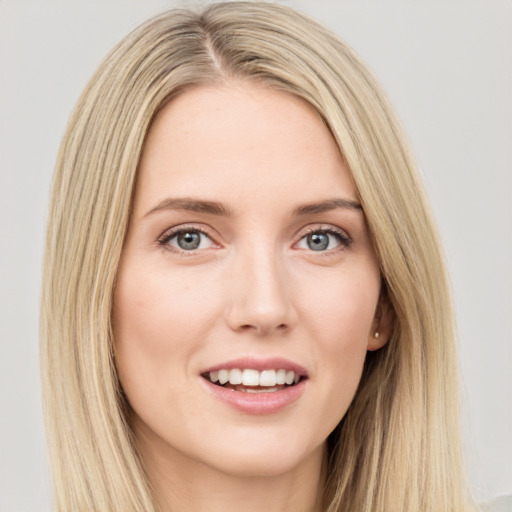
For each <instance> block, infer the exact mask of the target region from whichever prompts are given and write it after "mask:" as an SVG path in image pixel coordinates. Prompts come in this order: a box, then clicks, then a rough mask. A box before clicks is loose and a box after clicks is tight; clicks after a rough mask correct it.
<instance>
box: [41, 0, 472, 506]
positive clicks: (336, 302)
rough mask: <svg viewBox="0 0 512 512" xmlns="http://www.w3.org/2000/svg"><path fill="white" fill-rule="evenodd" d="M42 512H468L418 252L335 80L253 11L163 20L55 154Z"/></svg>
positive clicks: (279, 26)
mask: <svg viewBox="0 0 512 512" xmlns="http://www.w3.org/2000/svg"><path fill="white" fill-rule="evenodd" d="M43 287H44V292H43V293H44V300H43V310H42V368H43V379H44V387H45V411H46V423H47V431H48V438H49V445H50V452H51V464H52V473H53V481H54V493H55V501H56V507H57V509H58V510H95V511H96V510H97V511H104V510H109V511H110V510H112V511H114V510H119V511H127V510H140V511H148V510H217V509H220V508H221V507H222V509H223V510H231V509H233V510H234V509H235V507H236V509H240V508H242V509H244V510H262V509H264V508H266V509H268V510H305V511H306V510H307V511H324V510H326V511H329V512H332V511H354V510H357V511H368V512H369V511H377V510H380V511H395V510H407V511H423V512H424V511H432V512H434V511H436V512H440V511H459V510H471V509H472V506H471V503H470V500H469V498H468V496H467V495H466V492H465V487H464V485H465V484H464V478H463V469H462V465H461V462H460V453H459V431H458V425H457V414H456V410H457V394H456V366H455V352H454V342H453V328H452V319H451V310H450V301H449V297H448V293H447V286H446V278H445V275H444V270H443V263H442V258H441V256H440V251H439V241H438V238H437V235H436V233H435V229H434V228H433V223H432V220H431V216H430V213H429V211H428V208H427V206H426V204H425V200H424V198H423V193H422V190H421V185H420V183H419V181H418V178H417V176H416V173H415V170H414V163H413V161H412V158H411V155H410V153H409V151H408V149H407V146H406V144H405V142H404V137H403V135H402V134H401V131H400V128H399V126H398V123H397V121H396V119H395V116H394V114H393V113H392V111H391V109H390V107H389V105H388V103H387V100H386V99H385V97H384V96H383V94H382V92H381V90H380V88H379V86H378V85H377V84H376V82H375V80H374V79H373V78H372V76H371V74H370V73H369V72H368V70H367V69H366V68H365V66H364V65H363V64H362V63H361V61H360V60H359V58H358V57H357V56H356V55H355V54H354V53H353V51H351V50H350V49H349V48H348V47H347V46H346V45H345V44H343V43H341V42H340V41H339V40H337V39H336V38H335V37H334V36H333V35H332V34H330V33H329V32H328V31H326V30H325V29H324V28H323V27H321V26H319V25H318V24H317V23H315V22H314V21H312V20H310V19H308V18H306V17H304V16H303V15H301V14H298V13H296V12H294V11H292V10H290V9H289V8H285V7H282V6H277V5H272V4H260V3H245V2H240V3H239V2H235V3H228V4H217V5H214V6H211V7H209V8H207V9H206V10H205V11H204V12H202V13H200V14H194V13H191V12H188V11H173V12H169V13H164V14H163V15H161V16H159V17H157V18H155V19H154V20H150V21H149V22H148V23H146V24H145V25H143V26H142V27H140V28H139V29H137V30H135V31H134V32H133V33H132V34H130V35H129V36H128V37H127V38H125V39H124V40H123V41H122V42H121V43H120V44H119V45H118V46H117V47H116V48H115V49H114V50H113V51H112V52H111V53H110V55H109V56H108V57H107V58H106V60H105V61H104V63H103V64H102V65H101V66H100V68H99V69H98V71H97V72H96V74H95V76H94V77H93V78H92V80H91V82H90V83H89V85H88V87H87V88H86V90H85V92H84V93H83V95H82V97H81V99H80V100H79V102H78V105H77V107H76V110H75V113H74V115H73V117H72V119H71V121H70V124H69V126H68V130H67V133H66V136H65V138H64V141H63V143H62V146H61V150H60V153H59V158H58V164H57V168H56V173H55V179H54V185H53V196H52V202H51V208H50V219H49V230H48V237H47V249H46V261H45V282H44V285H43Z"/></svg>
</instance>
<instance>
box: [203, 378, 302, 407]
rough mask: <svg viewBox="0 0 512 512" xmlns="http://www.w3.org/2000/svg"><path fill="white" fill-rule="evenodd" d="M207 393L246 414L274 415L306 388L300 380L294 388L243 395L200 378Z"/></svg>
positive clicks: (297, 397) (296, 398) (241, 392)
mask: <svg viewBox="0 0 512 512" xmlns="http://www.w3.org/2000/svg"><path fill="white" fill-rule="evenodd" d="M201 380H202V381H203V382H204V383H205V385H206V387H207V389H208V391H209V392H210V393H212V394H213V396H214V397H215V398H217V399H219V400H220V401H221V402H224V403H225V404H228V405H229V406H231V407H233V408H234V409H236V410H238V411H240V412H244V413H246V414H254V415H264V414H275V413H277V412H280V411H282V410H283V409H285V408H286V407H288V406H289V405H291V404H292V403H293V402H295V401H296V400H298V399H299V398H300V396H301V395H302V393H303V392H304V390H305V387H306V379H303V380H301V381H300V382H299V383H298V384H295V386H290V387H288V388H284V389H282V390H280V391H274V392H271V393H265V392H261V393H244V392H243V391H234V390H232V389H228V388H223V387H221V386H217V385H216V384H213V383H211V382H209V381H208V380H206V379H205V378H203V377H201Z"/></svg>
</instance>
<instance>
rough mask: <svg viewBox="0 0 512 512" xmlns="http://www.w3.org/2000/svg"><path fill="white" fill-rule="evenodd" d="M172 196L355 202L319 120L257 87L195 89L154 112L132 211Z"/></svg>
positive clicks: (300, 104)
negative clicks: (340, 197) (342, 199)
mask: <svg viewBox="0 0 512 512" xmlns="http://www.w3.org/2000/svg"><path fill="white" fill-rule="evenodd" d="M285 192H286V194H285ZM169 194H171V195H175V196H181V197H184V196H191V195H193V196H196V195H198V194H199V195H201V196H204V198H206V199H213V200H217V201H218V200H221V201H224V200H226V201H236V200H240V199H244V200H247V199H248V198H249V197H251V198H253V199H254V198H259V199H261V201H262V202H263V200H264V199H265V198H268V199H269V200H270V199H275V198H278V197H280V198H283V196H284V195H286V196H291V197H296V199H297V202H307V201H314V200H317V199H323V198H324V196H325V195H326V194H327V195H329V196H330V197H332V196H333V195H337V194H341V195H343V196H344V197H345V198H347V199H354V200H355V199H356V190H355V187H354V184H353V182H352V179H351V176H350V173H349V171H348V169H347V167H346V165H345V164H344V162H343V158H342V156H341V153H340V151H339V148H338V146H337V144H336V142H335V141H334V139H333V137H332V136H331V134H330V132H329V130H328V129H327V127H326V126H325V124H324V123H323V121H322V119H321V118H320V116H319V114H318V113H317V112H316V111H315V110H314V109H313V108H312V107H310V106H309V105H308V104H306V103H305V102H304V101H303V100H301V99H299V98H297V97H295V96H293V95H291V94H288V93H286V92H282V91H278V90H275V89H271V88H269V87H267V86H264V85H261V84H256V83H238V84H230V85H223V86H215V87H214V86H211V87H210V86H209V87H206V86H203V87H197V88H194V89H191V90H188V91H186V92H184V93H183V94H181V95H180V96H178V97H177V98H175V99H173V100H172V101H171V102H169V103H168V104H167V105H166V106H165V107H164V108H163V109H162V110H161V111H160V112H159V114H158V115H157V117H156V118H155V120H154V122H153V124H152V126H151V128H150V131H149V133H148V137H147V140H146V144H145V147H144V149H143V153H142V158H141V163H140V168H139V179H138V184H137V190H136V196H135V197H136V202H135V203H136V209H137V208H138V207H142V206H147V205H148V204H149V203H151V202H154V201H157V200H159V199H161V198H162V197H163V195H169ZM316 196H318V197H316Z"/></svg>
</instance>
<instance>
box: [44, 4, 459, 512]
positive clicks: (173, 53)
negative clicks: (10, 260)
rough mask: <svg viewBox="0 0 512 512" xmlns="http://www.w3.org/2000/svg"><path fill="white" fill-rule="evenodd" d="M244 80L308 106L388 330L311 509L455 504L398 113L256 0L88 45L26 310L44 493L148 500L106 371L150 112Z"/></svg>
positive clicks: (430, 291) (348, 57) (420, 212)
mask: <svg viewBox="0 0 512 512" xmlns="http://www.w3.org/2000/svg"><path fill="white" fill-rule="evenodd" d="M232 79H251V80H257V81H259V82H261V83H264V84H267V85H268V86H269V87H274V88H277V89H280V90H284V91H288V92H289V93H292V94H294V95H296V96H298V97H300V98H302V99H303V100H304V101H306V102H307V103H309V104H310V105H312V106H313V108H315V109H316V110H317V111H318V112H319V114H320V115H321V116H322V118H323V119H324V122H325V123H326V125H327V126H328V127H329V129H330V131H331V133H332V135H333V137H334V138H335V140H336V141H337V143H338V144H339V147H340V151H341V153H342V154H343V156H344V158H345V160H346V162H347V164H348V167H349V168H350V170H351V172H352V176H353V179H354V182H355V184H356V186H357V189H358V193H359V199H360V201H361V204H362V206H363V209H364V213H365V216H366V219H367V223H368V226H369V229H370V232H371V235H372V237H373V241H374V246H375V250H376V252H377V255H378V258H379V261H380V265H381V273H382V278H383V282H384V287H385V293H386V294H387V296H388V298H389V301H390V303H391V305H392V308H393V310H394V322H395V324H394V330H393V335H392V337H391V340H390V341H389V343H388V344H387V346H386V347H384V348H383V349H381V350H379V351H377V352H375V353H369V354H368V357H367V361H366V364H365V369H364V372H363V377H362V380H361V383H360V386H359V389H358V391H357V394H356V397H355V399H354V401H353V403H352V404H351V406H350V408H349V410H348V412H347V414H346V415H345V417H344V418H343V420H342V422H341V423H340V425H338V427H337V428H336V429H335V431H334V432H333V433H332V434H331V435H330V437H329V440H328V445H329V460H328V481H327V485H326V488H325V491H324V502H325V510H326V511H328V512H335V511H336V512H341V511H346V512H355V511H357V512H378V511H380V512H395V511H407V512H420V511H421V512H448V511H450V512H455V511H460V510H463V509H464V506H465V504H466V499H467V497H466V494H465V482H464V479H463V473H464V472H463V468H462V464H461V457H460V453H459V428H458V424H457V409H458V398H457V389H456V381H457V369H456V356H455V351H454V334H453V326H452V313H451V307H450V299H449V294H448V291H447V283H446V277H445V273H444V270H443V261H442V257H441V255H440V250H439V247H440V244H439V240H438V237H437V235H436V232H435V229H434V227H433V222H432V218H431V215H430V213H429V210H428V208H427V206H426V203H425V199H424V196H423V192H422V187H421V184H420V182H419V180H418V177H417V174H416V171H415V164H414V162H413V159H412V157H411V154H410V152H409V150H408V149H407V144H406V142H405V139H404V136H403V135H402V133H401V129H400V127H399V123H398V122H397V119H396V117H395V115H394V114H393V112H392V109H391V108H390V106H389V104H388V102H387V100H386V98H385V96H384V95H383V93H382V91H381V89H380V87H379V86H378V84H377V83H376V81H375V80H374V78H373V77H372V75H371V74H370V73H369V71H368V70H367V68H366V67H365V65H364V64H363V63H362V62H361V60H360V59H359V57H358V56H357V55H356V54H355V53H354V52H353V51H352V50H351V49H350V48H349V47H348V46H347V45H346V44H345V43H343V42H341V41H340V40H339V39H338V38H337V37H335V36H334V35H333V34H331V33H330V32H329V31H328V30H326V29H325V28H324V27H322V26H321V25H319V24H318V23H316V22H315V21H313V20H311V19H309V18H308V17H306V16H305V15H302V14H300V13H297V12H295V11H293V10H292V9H290V8H288V7H284V6H280V5H275V4H269V3H259V2H256V3H254V2H233V3H222V4H215V5H212V6H210V7H208V8H206V9H205V10H204V11H203V12H200V13H195V12H192V11H188V10H173V11H169V12H165V13H163V14H161V15H160V16H157V17H156V18H154V19H152V20H150V21H148V22H146V23H145V24H144V25H142V26H141V27H139V28H138V29H136V30H135V31H134V32H133V33H131V34H130V35H128V36H127V37H126V38H125V39H124V40H123V41H122V42H121V43H120V44H119V45H118V46H116V47H115V48H114V49H113V50H112V52H111V53H110V54H109V55H108V56H107V57H106V59H105V60H104V62H103V63H102V64H101V66H100V67H99V69H98V70H97V72H96V73H95V75H94V76H93V77H92V79H91V81H90V82H89V84H88V86H87V87H86V89H85V91H84V92H83V94H82V96H81V98H80V100H79V101H78V104H77V106H76V108H75V111H74V113H73V115H72V117H71V119H70V121H69V125H68V128H67V131H66V134H65V137H64V139H63V141H62V144H61V147H60V151H59V155H58V160H57V165H56V169H55V175H54V182H53V192H52V197H51V203H50V209H49V220H48V232H47V242H46V254H45V263H44V282H43V295H42V312H41V365H42V375H43V390H44V411H45V422H46V429H47V438H48V445H49V452H50V464H51V470H52V481H53V486H54V498H55V508H56V509H57V510H59V511H66V512H69V511H71V510H73V511H77V512H78V511H95V512H105V511H118V512H128V511H140V512H142V511H144V512H149V511H152V510H155V505H154V503H153V500H152V497H151V491H150V485H149V483H148V482H147V481H146V478H145V475H144V468H143V467H142V465H141V462H140V458H139V456H138V453H137V446H136V444H135V442H134V439H133V436H132V433H131V430H130V425H129V424H128V421H127V408H126V403H125V400H124V398H123V393H122V390H121V389H120V385H119V382H118V379H117V376H116V370H115V365H114V360H113V349H112V345H113V340H112V331H111V322H110V317H111V310H112V296H113V289H114V286H115V278H116V272H117V267H118V263H119V260H120V256H121V251H122V248H123V240H124V236H125V233H126V230H127V226H128V222H129V216H130V207H131V198H132V195H133V191H134V186H135V181H136V175H137V166H138V161H139V157H140V154H141V150H142V147H143V144H144V139H145V136H146V134H147V132H148V130H149V127H150V125H151V122H152V119H153V118H154V116H155V114H156V113H157V112H158V111H159V109H161V108H162V106H163V105H164V104H165V103H166V102H167V101H169V100H171V99H172V98H173V97H175V96H176V95H177V94H179V93H180V92H182V91H183V90H185V89H187V88H190V87H193V86H197V85H201V84H215V83H222V82H226V81H229V80H232Z"/></svg>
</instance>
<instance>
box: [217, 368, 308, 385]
mask: <svg viewBox="0 0 512 512" xmlns="http://www.w3.org/2000/svg"><path fill="white" fill-rule="evenodd" d="M209 376H210V380H211V381H212V382H219V383H220V384H226V382H229V383H230V384H233V385H237V384H242V385H244V386H268V387H272V386H276V385H283V384H288V385H290V384H293V383H295V384H297V382H299V380H300V375H296V374H295V372H294V371H293V370H289V371H287V370H283V369H280V370H263V371H261V372H259V371H258V370H252V369H250V368H246V369H244V370H241V369H239V368H234V369H232V370H219V371H215V372H210V375H209Z"/></svg>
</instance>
